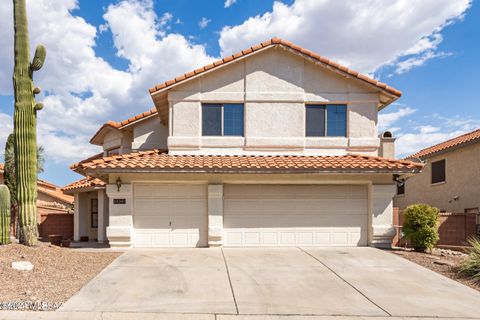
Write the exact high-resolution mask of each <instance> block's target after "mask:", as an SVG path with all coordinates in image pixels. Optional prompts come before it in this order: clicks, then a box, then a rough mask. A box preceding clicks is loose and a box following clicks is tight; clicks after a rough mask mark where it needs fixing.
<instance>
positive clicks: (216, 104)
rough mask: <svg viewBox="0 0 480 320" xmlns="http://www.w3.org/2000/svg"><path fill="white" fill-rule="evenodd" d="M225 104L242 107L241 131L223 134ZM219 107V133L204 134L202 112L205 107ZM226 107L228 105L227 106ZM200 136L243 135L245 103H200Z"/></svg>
mask: <svg viewBox="0 0 480 320" xmlns="http://www.w3.org/2000/svg"><path fill="white" fill-rule="evenodd" d="M225 106H241V107H242V109H241V110H242V128H241V130H242V132H241V134H225ZM212 107H220V110H221V111H220V134H213V135H212V134H205V130H206V129H205V126H204V113H203V111H204V110H205V109H206V108H212ZM227 108H228V107H227ZM201 123H202V137H245V104H244V103H202V121H201Z"/></svg>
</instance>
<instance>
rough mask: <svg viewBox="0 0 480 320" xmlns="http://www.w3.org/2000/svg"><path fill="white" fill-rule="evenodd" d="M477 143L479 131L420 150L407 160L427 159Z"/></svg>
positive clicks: (479, 135)
mask: <svg viewBox="0 0 480 320" xmlns="http://www.w3.org/2000/svg"><path fill="white" fill-rule="evenodd" d="M477 142H480V129H477V130H474V131H472V132H469V133H465V134H462V135H461V136H458V137H455V138H453V139H450V140H447V141H445V142H442V143H439V144H436V145H434V146H431V147H428V148H425V149H422V150H420V151H418V152H417V153H414V154H412V155H411V156H409V157H408V159H411V158H420V159H422V158H428V157H430V156H433V155H435V154H437V153H440V152H444V151H449V150H452V149H454V148H458V147H462V146H465V145H468V144H471V143H477Z"/></svg>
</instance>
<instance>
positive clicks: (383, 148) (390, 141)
mask: <svg viewBox="0 0 480 320" xmlns="http://www.w3.org/2000/svg"><path fill="white" fill-rule="evenodd" d="M395 140H396V138H394V137H393V134H392V133H391V132H390V131H385V132H383V133H382V134H380V149H378V156H380V157H384V158H389V159H395Z"/></svg>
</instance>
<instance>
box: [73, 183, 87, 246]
mask: <svg viewBox="0 0 480 320" xmlns="http://www.w3.org/2000/svg"><path fill="white" fill-rule="evenodd" d="M74 201H75V202H74V211H73V240H74V241H80V237H82V236H87V235H88V233H87V219H86V215H87V210H88V209H87V202H86V199H85V193H81V192H76V193H75V194H74Z"/></svg>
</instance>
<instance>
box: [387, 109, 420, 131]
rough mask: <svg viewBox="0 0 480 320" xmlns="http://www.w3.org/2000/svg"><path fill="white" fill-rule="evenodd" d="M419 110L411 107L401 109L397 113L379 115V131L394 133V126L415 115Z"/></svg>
mask: <svg viewBox="0 0 480 320" xmlns="http://www.w3.org/2000/svg"><path fill="white" fill-rule="evenodd" d="M416 111H417V110H416V109H413V108H410V107H405V106H403V107H399V108H398V109H397V110H396V111H393V112H389V113H380V114H379V115H378V131H379V132H382V131H385V130H390V131H392V125H394V124H396V122H398V121H399V120H400V119H402V118H404V117H406V116H409V115H411V114H412V113H415V112H416Z"/></svg>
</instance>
